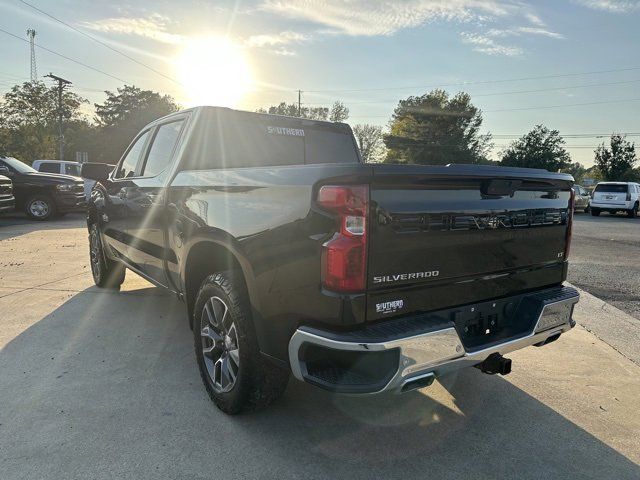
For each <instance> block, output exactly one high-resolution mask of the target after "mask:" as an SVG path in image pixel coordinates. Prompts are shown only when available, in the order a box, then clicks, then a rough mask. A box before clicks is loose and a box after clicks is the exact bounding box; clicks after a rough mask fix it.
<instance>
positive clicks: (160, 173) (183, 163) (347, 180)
mask: <svg viewBox="0 0 640 480" xmlns="http://www.w3.org/2000/svg"><path fill="white" fill-rule="evenodd" d="M82 174H83V176H84V177H88V178H93V179H95V180H96V181H97V183H96V185H95V187H94V189H93V191H92V193H91V200H90V203H89V206H88V207H89V208H88V213H87V215H88V216H87V227H88V230H89V244H90V246H89V253H90V263H91V270H92V273H93V278H94V281H95V283H96V284H97V285H98V286H100V287H105V288H119V286H120V285H121V284H122V282H123V281H124V278H125V268H126V269H129V270H131V271H133V272H135V273H137V274H139V275H141V276H142V277H144V278H146V279H148V280H149V281H151V282H153V283H154V284H156V285H159V286H162V287H164V288H167V289H168V290H170V291H173V292H175V293H176V294H177V296H178V297H179V298H180V299H182V300H184V302H185V303H186V309H187V312H188V318H189V323H190V325H191V328H192V329H193V338H194V346H195V356H196V361H197V364H198V367H199V369H200V374H201V377H202V380H203V382H204V386H205V388H206V390H207V392H208V394H209V395H210V397H211V398H212V400H213V401H214V402H215V404H216V405H217V406H218V407H219V408H220V409H221V410H223V411H225V412H227V413H230V414H233V413H238V412H240V411H242V410H246V409H253V408H256V407H260V406H263V405H266V404H268V403H270V402H272V401H273V400H274V399H276V398H277V397H278V396H279V395H281V394H282V392H283V391H284V389H285V386H286V384H287V380H288V377H289V373H290V372H293V375H294V376H295V377H296V378H297V379H299V380H302V381H306V382H308V383H311V384H313V385H316V386H318V387H320V388H323V389H326V390H330V391H333V392H339V393H350V394H371V393H378V392H387V391H393V392H405V391H409V390H412V389H416V388H421V387H424V386H427V385H430V384H431V382H433V380H434V379H435V378H436V377H438V376H440V375H444V374H446V373H447V372H450V371H453V370H455V369H458V368H461V367H466V366H472V365H475V366H477V367H478V368H480V369H481V370H482V371H484V372H486V373H501V374H507V373H509V371H510V370H511V361H510V360H509V359H507V358H505V357H503V355H504V354H507V353H509V352H511V351H514V350H518V349H521V348H523V347H526V346H529V345H536V346H542V345H544V344H547V343H549V342H552V341H554V340H556V339H558V337H560V335H561V334H562V333H564V332H567V331H568V330H570V329H571V328H572V327H573V326H574V321H573V320H572V318H571V317H572V312H573V306H574V304H575V303H576V302H577V301H578V292H577V291H576V290H575V289H573V288H571V287H567V286H564V285H563V282H564V280H565V278H566V275H567V256H568V252H569V243H570V239H571V223H572V215H573V204H572V201H571V199H572V198H573V196H572V195H571V187H572V184H573V178H572V177H571V176H570V175H567V174H561V173H550V172H547V171H546V170H537V169H520V168H509V167H500V166H479V165H449V166H423V165H386V164H378V165H373V164H363V163H362V162H361V159H360V155H359V153H358V149H357V146H356V142H355V139H354V137H353V134H352V132H351V129H350V128H349V126H348V125H346V124H342V123H330V122H321V121H314V120H307V119H300V118H289V117H281V116H274V115H266V114H258V113H248V112H239V111H234V110H229V109H223V108H215V107H198V108H194V109H190V110H186V111H182V112H178V113H175V114H171V115H169V116H167V117H164V118H162V119H159V120H157V121H155V122H153V123H151V124H149V125H148V126H146V127H145V128H144V129H142V131H141V132H140V133H139V134H138V135H137V136H136V137H135V139H134V140H133V142H132V143H131V145H130V146H129V148H128V149H127V150H126V151H125V153H124V155H123V157H122V158H121V159H120V161H119V163H118V165H117V167H116V168H115V169H113V167H112V166H105V165H102V164H91V163H88V164H85V165H83V169H82ZM113 301H117V298H115V297H114V300H113ZM103 308H109V306H108V304H105V305H104V306H103Z"/></svg>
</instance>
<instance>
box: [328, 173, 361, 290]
mask: <svg viewBox="0 0 640 480" xmlns="http://www.w3.org/2000/svg"><path fill="white" fill-rule="evenodd" d="M317 201H318V205H320V207H322V208H323V209H325V210H327V211H329V212H331V213H334V214H336V215H337V217H338V218H337V219H338V231H337V232H336V234H335V235H334V236H333V237H332V238H331V240H329V241H327V242H326V243H324V245H322V285H323V286H324V287H325V288H326V289H328V290H332V291H335V292H343V293H354V292H361V291H363V290H364V289H365V285H366V266H367V211H368V209H369V186H368V185H325V186H323V187H321V188H320V190H319V191H318V199H317Z"/></svg>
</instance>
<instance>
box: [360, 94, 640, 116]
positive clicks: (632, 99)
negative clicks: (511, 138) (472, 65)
mask: <svg viewBox="0 0 640 480" xmlns="http://www.w3.org/2000/svg"><path fill="white" fill-rule="evenodd" d="M638 101H640V98H626V99H620V100H605V101H602V102H584V103H566V104H562V105H539V106H536V107H517V108H501V109H498V110H482V113H496V112H517V111H521V110H543V109H549V108H565V107H582V106H585V105H604V104H608V103H626V102H638ZM349 118H389V115H351V116H350V117H349Z"/></svg>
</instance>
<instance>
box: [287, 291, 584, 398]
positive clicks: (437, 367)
mask: <svg viewBox="0 0 640 480" xmlns="http://www.w3.org/2000/svg"><path fill="white" fill-rule="evenodd" d="M578 300H579V296H578V295H577V294H576V296H574V297H570V298H567V299H563V300H559V301H557V302H553V303H549V304H548V305H545V306H544V307H543V309H542V311H541V312H540V315H539V316H538V319H537V321H536V323H535V327H534V328H533V330H532V331H531V332H530V333H529V334H527V335H525V336H523V337H520V338H516V339H514V340H509V341H506V342H503V343H499V344H497V345H493V346H491V347H487V348H485V349H482V350H476V351H473V352H467V351H466V350H465V348H464V346H463V344H462V341H461V340H460V337H459V336H458V333H457V332H456V330H455V328H453V327H447V328H444V329H442V330H437V331H434V332H429V333H424V334H421V335H414V336H411V337H405V338H400V339H396V340H391V341H388V342H373V343H356V342H347V341H340V340H332V339H330V338H326V337H323V336H321V335H317V334H315V333H311V332H308V331H305V330H301V329H298V330H296V332H295V333H294V334H293V336H292V337H291V340H290V341H289V363H290V365H291V371H292V372H293V375H294V376H295V377H296V378H297V379H298V380H302V381H304V380H305V379H304V375H305V373H306V367H305V365H304V363H303V362H301V361H300V360H299V356H298V352H299V350H300V347H301V346H302V345H303V344H305V343H311V344H315V345H319V346H323V347H327V348H332V349H335V350H350V351H360V352H375V351H381V350H389V349H393V348H398V349H399V350H400V360H399V366H398V370H397V371H396V373H395V374H394V376H393V377H392V378H391V380H389V382H388V383H387V385H385V386H384V387H383V388H381V389H380V390H378V391H375V392H370V393H371V394H375V393H381V392H386V391H393V392H396V393H399V392H400V391H401V390H402V386H403V385H405V384H406V383H408V382H411V381H413V380H416V379H419V378H423V377H425V376H428V375H430V374H433V375H434V376H435V377H436V378H437V377H439V376H440V375H442V374H444V373H447V372H450V371H452V370H457V369H459V368H463V367H469V366H472V365H476V364H478V363H480V362H482V361H483V360H485V359H486V358H487V357H488V356H489V355H491V354H493V353H499V354H501V355H504V354H507V353H510V352H513V351H515V350H520V349H522V348H524V347H528V346H531V345H535V344H538V343H541V342H544V341H545V340H547V339H548V338H550V337H553V336H554V335H557V334H561V333H565V332H568V331H569V330H571V329H572V328H573V325H574V323H573V322H572V321H571V314H570V315H569V319H568V321H567V322H566V323H562V324H560V325H556V326H552V327H550V328H549V329H547V330H544V331H542V332H536V331H535V330H536V328H537V327H538V324H539V322H540V319H541V318H542V317H543V315H544V314H545V311H546V309H547V307H549V306H552V305H557V304H566V305H567V306H570V307H571V308H573V305H575V304H576V303H577V302H578Z"/></svg>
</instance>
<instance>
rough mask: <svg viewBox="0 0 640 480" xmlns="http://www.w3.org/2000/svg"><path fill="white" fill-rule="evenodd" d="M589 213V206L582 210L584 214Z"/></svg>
mask: <svg viewBox="0 0 640 480" xmlns="http://www.w3.org/2000/svg"><path fill="white" fill-rule="evenodd" d="M590 211H591V206H589V205H587V206H586V207H585V208H584V213H589V212H590Z"/></svg>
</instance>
